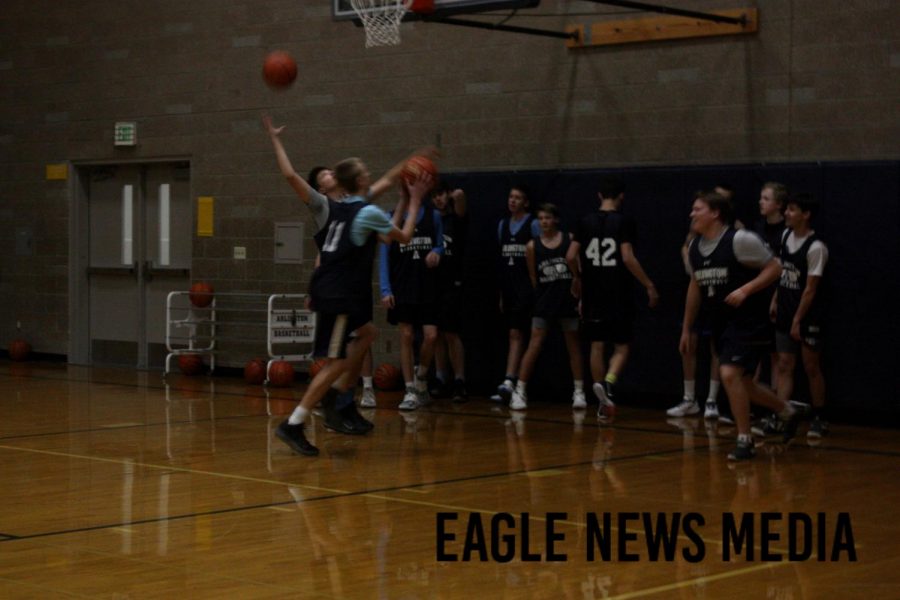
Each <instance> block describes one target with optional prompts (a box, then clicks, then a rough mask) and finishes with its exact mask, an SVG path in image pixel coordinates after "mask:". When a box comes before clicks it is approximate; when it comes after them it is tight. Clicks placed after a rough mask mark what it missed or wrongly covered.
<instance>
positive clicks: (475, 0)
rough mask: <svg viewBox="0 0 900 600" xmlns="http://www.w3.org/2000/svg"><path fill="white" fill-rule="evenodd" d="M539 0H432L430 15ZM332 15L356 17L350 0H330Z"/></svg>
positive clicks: (516, 5) (409, 17)
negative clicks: (432, 6) (432, 8)
mask: <svg viewBox="0 0 900 600" xmlns="http://www.w3.org/2000/svg"><path fill="white" fill-rule="evenodd" d="M540 3H541V0H434V12H433V13H431V14H430V15H429V16H430V17H449V16H452V15H464V14H472V13H478V12H484V11H488V10H512V9H515V8H534V7H535V6H537V5H539V4H540ZM331 7H332V16H333V17H334V19H335V20H338V21H342V20H343V21H346V20H353V19H358V18H359V17H357V16H356V13H355V12H354V11H353V7H352V6H351V5H350V0H331ZM418 18H421V17H420V16H419V15H417V14H415V13H413V12H408V13H407V14H406V16H405V17H404V20H406V21H411V20H416V19H418Z"/></svg>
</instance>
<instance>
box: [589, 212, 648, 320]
mask: <svg viewBox="0 0 900 600" xmlns="http://www.w3.org/2000/svg"><path fill="white" fill-rule="evenodd" d="M634 238H635V225H634V220H632V219H631V218H630V217H627V216H625V215H623V214H622V213H620V212H619V211H611V210H601V211H598V212H594V213H591V214H589V215H587V216H586V217H585V218H584V219H582V221H581V223H580V224H579V226H578V228H577V229H576V231H575V241H577V242H578V243H579V245H580V254H579V256H580V259H581V313H582V317H583V318H584V319H597V318H603V317H604V316H608V315H609V314H610V313H611V311H615V312H621V309H627V308H628V307H631V306H632V305H633V304H634V298H633V283H632V277H631V274H630V272H629V271H628V268H627V267H626V266H625V263H624V262H623V261H622V244H625V243H628V244H633V243H634Z"/></svg>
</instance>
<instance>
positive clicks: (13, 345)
mask: <svg viewBox="0 0 900 600" xmlns="http://www.w3.org/2000/svg"><path fill="white" fill-rule="evenodd" d="M30 354H31V344H29V343H28V342H26V341H25V340H22V339H18V340H13V341H11V342H10V343H9V358H10V360H15V361H18V362H21V361H23V360H28V356H29V355H30Z"/></svg>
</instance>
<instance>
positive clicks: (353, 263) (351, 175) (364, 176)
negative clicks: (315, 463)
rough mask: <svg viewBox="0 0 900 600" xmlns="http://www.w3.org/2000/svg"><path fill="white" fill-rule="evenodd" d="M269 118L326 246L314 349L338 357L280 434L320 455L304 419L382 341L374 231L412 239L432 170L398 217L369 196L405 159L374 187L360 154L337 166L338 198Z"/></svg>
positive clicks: (343, 385)
mask: <svg viewBox="0 0 900 600" xmlns="http://www.w3.org/2000/svg"><path fill="white" fill-rule="evenodd" d="M263 123H264V125H265V127H266V130H267V132H268V134H269V138H270V139H271V141H272V145H273V148H274V150H275V157H276V160H277V162H278V167H279V170H280V171H281V173H282V175H284V177H285V178H286V179H287V181H288V183H289V184H290V186H291V187H292V188H293V189H294V191H295V192H296V193H297V196H298V197H299V198H300V199H301V200H302V201H303V202H304V203H305V204H307V205H308V206H309V207H310V209H311V210H312V212H313V216H314V218H315V220H316V224H317V225H318V231H317V233H316V234H315V240H316V245H317V246H318V247H319V249H320V254H321V264H320V266H319V268H318V269H316V271H315V273H314V274H313V279H312V282H311V284H310V294H311V296H312V304H313V307H314V309H315V310H316V311H317V322H316V340H315V346H316V348H315V354H316V355H317V356H326V357H329V358H332V359H333V360H331V361H330V362H329V363H328V365H326V366H325V367H323V368H322V369H321V370H320V371H319V373H318V374H317V375H316V377H315V378H313V380H312V382H311V383H310V385H309V387H308V388H307V390H306V393H305V394H304V395H303V399H302V400H301V401H300V403H299V404H298V406H297V408H295V409H294V412H293V413H291V415H290V417H289V418H288V419H287V420H285V421H284V422H283V423H281V424H280V425H279V426H278V428H277V430H276V432H275V433H276V435H277V436H278V438H279V439H281V440H282V441H283V442H284V443H285V444H287V445H288V446H289V447H290V448H291V449H292V450H294V451H295V452H298V453H300V454H306V455H309V456H315V455H317V454H318V453H319V450H318V448H316V447H315V446H313V445H312V444H311V443H309V441H308V440H307V439H306V436H305V435H304V433H303V425H304V422H305V421H306V419H307V417H308V416H309V413H310V411H311V410H312V408H313V407H314V406H315V405H316V404H317V403H318V402H319V401H320V400H322V401H323V404H326V405H327V404H328V403H332V402H333V401H334V398H335V397H336V396H337V394H338V392H339V390H346V389H348V388H349V387H351V386H353V385H355V383H356V379H357V377H358V376H359V368H360V364H361V362H362V357H363V355H364V354H365V352H366V351H367V350H368V348H369V347H370V346H371V344H372V341H373V340H374V339H375V327H374V325H373V324H372V263H373V260H374V257H375V241H376V240H375V235H373V234H374V233H378V234H380V235H382V236H384V238H385V239H389V240H400V241H408V240H409V239H411V237H412V233H413V229H414V228H415V218H414V217H413V216H409V217H407V219H406V221H405V222H404V223H403V228H402V229H400V228H398V225H399V224H400V218H401V215H403V214H405V213H406V212H407V209H408V210H409V214H410V215H414V214H415V213H416V212H417V210H418V208H419V206H420V205H421V201H422V198H423V196H424V195H425V194H426V193H427V190H428V189H429V188H430V187H431V185H432V181H431V179H430V177H429V176H427V175H422V176H420V177H419V179H417V180H416V181H415V182H414V183H413V184H412V186H411V189H410V198H409V200H408V202H409V205H408V206H407V205H406V202H401V205H399V206H398V209H397V210H396V211H395V216H394V218H393V220H391V219H390V218H389V217H388V216H387V214H385V213H384V211H382V210H381V209H380V208H378V207H376V206H373V205H371V204H368V202H366V199H367V198H374V197H377V196H378V195H380V194H381V193H383V192H385V191H386V190H388V189H390V188H391V187H393V186H394V185H395V184H396V182H397V181H398V180H399V178H400V173H401V171H402V169H403V166H404V165H405V161H403V162H401V163H399V164H398V165H396V166H394V168H392V169H391V170H390V171H388V173H387V174H385V175H384V176H383V177H381V178H380V179H379V180H377V181H376V182H375V183H374V184H372V185H371V186H370V177H369V172H368V169H366V166H365V164H363V162H362V161H360V160H359V159H358V158H350V159H346V160H343V161H341V162H340V163H338V165H337V166H336V167H335V169H334V174H335V178H336V179H337V182H338V184H339V186H340V187H341V190H342V191H343V193H344V194H345V195H346V197H345V198H344V199H343V201H342V202H335V201H334V200H331V199H327V198H325V197H324V196H322V195H321V194H320V193H319V192H317V191H316V190H315V189H313V188H312V187H310V185H309V184H308V183H307V182H306V181H305V180H304V179H303V178H302V177H300V176H299V175H298V174H297V172H296V171H295V170H294V167H293V166H292V165H291V162H290V160H289V158H288V156H287V153H286V152H285V149H284V146H283V145H282V143H281V139H280V138H279V135H280V134H281V132H282V130H283V129H284V127H274V126H273V125H272V122H271V119H269V117H268V116H264V117H263ZM351 332H355V333H356V338H355V341H354V343H353V344H352V346H351V347H350V348H349V352H348V341H349V339H350V334H351Z"/></svg>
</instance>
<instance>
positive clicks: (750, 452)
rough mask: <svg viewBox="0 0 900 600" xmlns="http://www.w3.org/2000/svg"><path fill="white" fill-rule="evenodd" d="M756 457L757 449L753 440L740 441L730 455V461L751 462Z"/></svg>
mask: <svg viewBox="0 0 900 600" xmlns="http://www.w3.org/2000/svg"><path fill="white" fill-rule="evenodd" d="M754 456H756V449H755V448H754V447H753V440H750V441H749V442H741V441H739V442H738V443H737V446H735V447H734V450H732V451H731V452H729V453H728V460H750V459H751V458H753V457H754Z"/></svg>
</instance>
